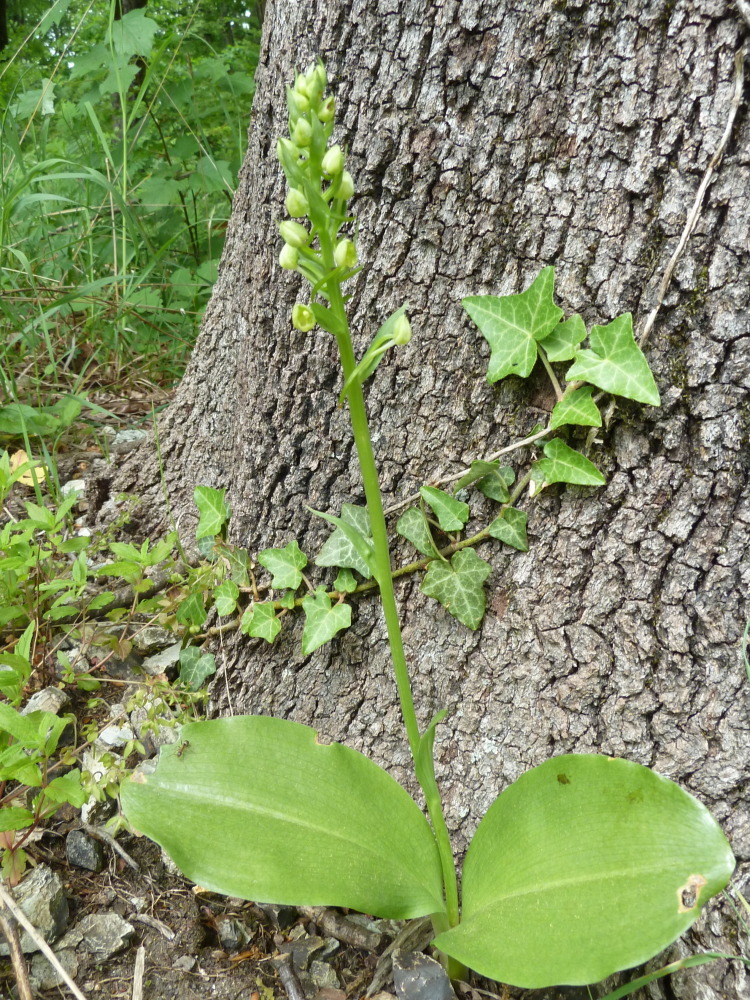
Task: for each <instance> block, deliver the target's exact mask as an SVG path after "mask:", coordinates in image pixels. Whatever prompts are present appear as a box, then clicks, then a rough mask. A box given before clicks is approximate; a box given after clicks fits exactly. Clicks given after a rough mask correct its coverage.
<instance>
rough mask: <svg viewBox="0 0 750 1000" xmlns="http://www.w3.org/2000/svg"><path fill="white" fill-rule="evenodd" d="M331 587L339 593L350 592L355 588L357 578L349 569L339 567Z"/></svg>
mask: <svg viewBox="0 0 750 1000" xmlns="http://www.w3.org/2000/svg"><path fill="white" fill-rule="evenodd" d="M333 589H334V590H338V592H339V593H340V594H352V593H354V591H355V590H356V589H357V580H356V578H355V576H354V573H352V571H351V570H350V569H340V570H339V571H338V573H337V574H336V579H335V580H334V581H333Z"/></svg>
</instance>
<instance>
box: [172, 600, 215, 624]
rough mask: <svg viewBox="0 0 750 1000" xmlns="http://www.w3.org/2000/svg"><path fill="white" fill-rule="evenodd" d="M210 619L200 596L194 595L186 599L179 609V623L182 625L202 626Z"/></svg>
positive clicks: (177, 616)
mask: <svg viewBox="0 0 750 1000" xmlns="http://www.w3.org/2000/svg"><path fill="white" fill-rule="evenodd" d="M207 617H208V614H207V612H206V609H205V607H204V605H203V598H202V597H201V596H200V594H197V593H195V592H194V593H192V594H190V595H188V597H186V598H185V600H184V601H183V602H182V603H181V604H180V606H179V608H178V609H177V615H176V618H177V621H178V623H179V624H180V625H187V626H188V627H190V626H191V625H197V626H199V627H200V626H201V625H202V624H203V622H204V621H205V620H206V618H207Z"/></svg>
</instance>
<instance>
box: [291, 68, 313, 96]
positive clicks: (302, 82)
mask: <svg viewBox="0 0 750 1000" xmlns="http://www.w3.org/2000/svg"><path fill="white" fill-rule="evenodd" d="M294 89H295V90H296V91H297V93H298V94H301V95H302V96H303V97H307V98H309V97H310V85H309V83H308V81H307V78H306V76H303V75H302V73H298V74H297V79H296V80H295V81H294Z"/></svg>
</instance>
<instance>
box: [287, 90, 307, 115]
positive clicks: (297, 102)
mask: <svg viewBox="0 0 750 1000" xmlns="http://www.w3.org/2000/svg"><path fill="white" fill-rule="evenodd" d="M289 103H290V105H292V104H293V105H294V107H295V109H296V111H297V112H298V114H300V115H303V114H304V113H305V112H306V111H309V110H310V102H309V100H308V99H307V97H306V96H305V95H304V94H300V93H299V92H298V91H296V90H292V91H290V92H289Z"/></svg>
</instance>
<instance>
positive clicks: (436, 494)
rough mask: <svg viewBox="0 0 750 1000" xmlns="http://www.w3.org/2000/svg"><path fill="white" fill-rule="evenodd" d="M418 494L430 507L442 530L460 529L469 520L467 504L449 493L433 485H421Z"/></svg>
mask: <svg viewBox="0 0 750 1000" xmlns="http://www.w3.org/2000/svg"><path fill="white" fill-rule="evenodd" d="M419 494H420V496H421V497H422V499H423V500H424V501H425V502H426V503H428V504H429V505H430V507H432V509H433V511H434V512H435V516H436V517H437V519H438V523H439V524H440V527H441V528H442V529H443V531H461V529H462V528H463V526H464V525H465V524H466V522H467V521H468V520H469V505H468V504H467V503H463V502H462V501H461V500H456V498H455V497H452V496H451V495H450V494H449V493H445V492H443V490H438V489H435V487H434V486H423V487H422V489H421V490H420V491H419Z"/></svg>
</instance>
